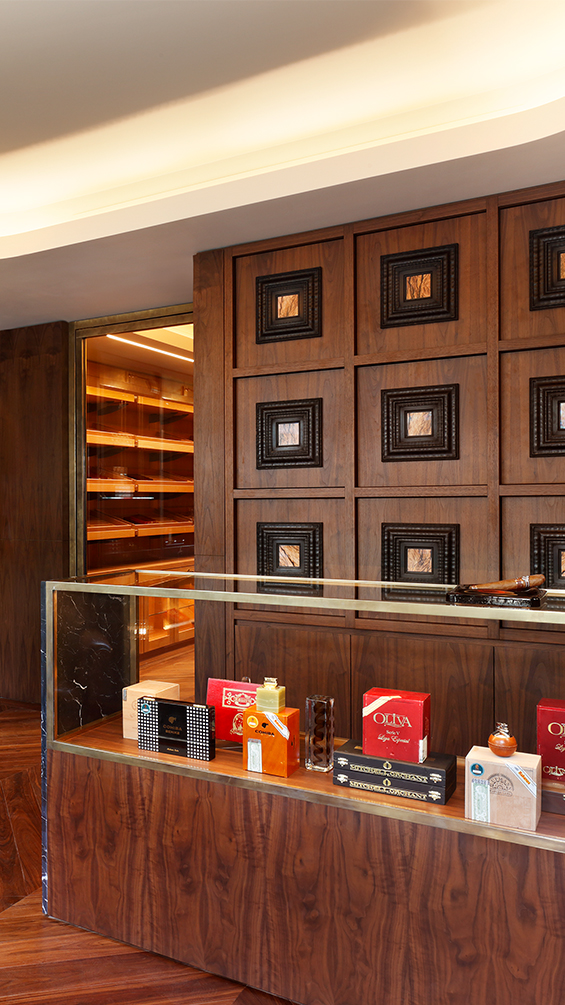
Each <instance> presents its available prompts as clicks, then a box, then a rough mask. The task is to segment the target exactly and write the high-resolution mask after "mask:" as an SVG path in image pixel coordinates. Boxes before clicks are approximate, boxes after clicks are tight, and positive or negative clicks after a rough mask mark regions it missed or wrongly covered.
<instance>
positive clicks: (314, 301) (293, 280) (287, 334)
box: [255, 267, 322, 344]
mask: <svg viewBox="0 0 565 1005" xmlns="http://www.w3.org/2000/svg"><path fill="white" fill-rule="evenodd" d="M293 294H297V295H298V315H297V316H295V317H289V318H279V317H277V299H278V297H283V296H292V295H293ZM256 297H257V331H256V336H255V341H256V342H257V343H259V344H261V343H264V342H281V341H286V340H287V339H298V338H318V337H319V336H321V334H322V269H321V268H319V267H317V268H314V269H298V270H296V271H295V272H279V273H278V274H277V275H274V276H257V279H256Z"/></svg>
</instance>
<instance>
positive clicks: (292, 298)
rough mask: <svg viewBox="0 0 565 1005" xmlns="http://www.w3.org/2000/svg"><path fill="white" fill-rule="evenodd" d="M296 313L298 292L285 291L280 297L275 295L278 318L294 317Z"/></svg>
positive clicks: (296, 315)
mask: <svg viewBox="0 0 565 1005" xmlns="http://www.w3.org/2000/svg"><path fill="white" fill-rule="evenodd" d="M298 313H299V308H298V293H286V294H285V295H284V296H282V297H277V317H278V318H296V317H298Z"/></svg>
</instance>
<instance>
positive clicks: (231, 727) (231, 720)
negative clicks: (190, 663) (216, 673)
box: [206, 677, 259, 743]
mask: <svg viewBox="0 0 565 1005" xmlns="http://www.w3.org/2000/svg"><path fill="white" fill-rule="evenodd" d="M258 687H259V684H251V683H249V682H247V681H241V680H223V679H221V678H216V677H210V678H209V680H208V689H207V693H206V703H207V704H208V705H213V706H214V708H215V709H216V739H217V740H232V741H236V742H237V743H242V742H243V713H244V712H245V709H246V708H249V706H250V705H254V704H255V695H256V693H257V688H258Z"/></svg>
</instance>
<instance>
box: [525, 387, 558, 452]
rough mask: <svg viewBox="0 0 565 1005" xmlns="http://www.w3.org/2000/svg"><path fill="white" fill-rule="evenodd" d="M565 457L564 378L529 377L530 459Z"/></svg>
mask: <svg viewBox="0 0 565 1005" xmlns="http://www.w3.org/2000/svg"><path fill="white" fill-rule="evenodd" d="M554 454H562V455H565V377H530V457H552V456H553V455H554Z"/></svg>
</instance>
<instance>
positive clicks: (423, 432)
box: [406, 412, 433, 436]
mask: <svg viewBox="0 0 565 1005" xmlns="http://www.w3.org/2000/svg"><path fill="white" fill-rule="evenodd" d="M432 432H433V424H432V413H431V412H407V413H406V435H407V436H431V435H432Z"/></svg>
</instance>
